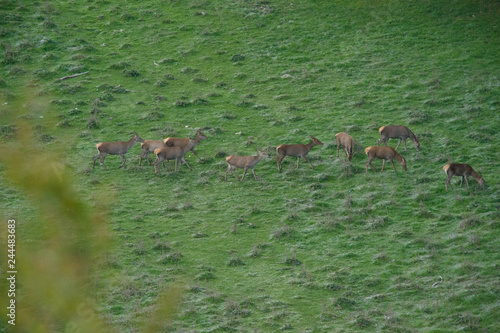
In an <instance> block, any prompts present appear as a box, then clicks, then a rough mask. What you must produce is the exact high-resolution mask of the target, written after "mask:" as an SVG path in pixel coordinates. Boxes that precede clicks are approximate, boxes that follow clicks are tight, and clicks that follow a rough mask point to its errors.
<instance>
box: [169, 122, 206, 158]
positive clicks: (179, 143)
mask: <svg viewBox="0 0 500 333" xmlns="http://www.w3.org/2000/svg"><path fill="white" fill-rule="evenodd" d="M207 139H208V138H207V137H206V136H205V135H204V134H203V133H202V132H201V131H200V130H198V132H196V137H195V138H194V139H193V140H192V141H194V145H193V146H192V147H191V148H190V149H189V150H190V151H191V152H192V153H193V154H194V155H195V156H196V157H198V159H199V160H200V162H201V163H203V161H202V160H201V158H200V156H198V154H196V152H195V151H194V147H195V146H197V145H199V144H200V141H201V140H207ZM190 140H191V139H190V138H171V137H168V138H166V139H165V140H163V142H164V143H165V145H166V146H167V147H184V146H186V145H188V144H189V142H190Z"/></svg>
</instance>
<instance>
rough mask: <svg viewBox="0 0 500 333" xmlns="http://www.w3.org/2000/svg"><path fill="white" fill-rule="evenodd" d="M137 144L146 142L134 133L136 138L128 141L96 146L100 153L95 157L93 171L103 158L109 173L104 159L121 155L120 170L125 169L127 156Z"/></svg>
mask: <svg viewBox="0 0 500 333" xmlns="http://www.w3.org/2000/svg"><path fill="white" fill-rule="evenodd" d="M136 142H144V140H143V139H142V138H141V137H140V136H139V135H137V133H136V132H135V131H134V137H133V138H132V139H130V140H128V141H116V142H100V143H98V144H96V146H95V147H96V148H97V151H98V152H99V153H98V154H97V155H96V156H95V157H94V164H92V169H94V167H95V162H96V161H97V159H98V158H99V156H101V164H102V166H103V167H104V170H106V171H107V170H108V169H107V168H106V165H104V159H105V158H106V156H107V155H108V154H109V155H120V157H121V158H122V164H121V165H120V167H119V168H121V167H125V161H126V159H125V154H126V153H127V151H128V150H129V149H130V148H131V147H132V146H133V145H134V144H135V143H136ZM119 168H118V169H119Z"/></svg>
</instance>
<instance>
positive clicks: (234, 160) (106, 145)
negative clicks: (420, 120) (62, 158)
mask: <svg viewBox="0 0 500 333" xmlns="http://www.w3.org/2000/svg"><path fill="white" fill-rule="evenodd" d="M379 132H380V136H381V138H380V140H379V141H378V144H377V145H376V146H370V147H367V148H365V150H364V151H365V154H366V155H367V156H368V162H367V163H366V168H365V172H366V173H368V166H370V167H371V168H373V169H374V170H375V172H376V171H377V168H376V167H375V166H374V165H373V164H372V161H373V160H374V159H380V160H382V169H381V171H384V166H385V162H386V161H389V162H391V164H392V167H393V168H394V170H395V171H396V167H395V165H394V160H397V161H398V162H399V163H400V164H401V166H402V167H403V169H404V170H405V171H407V168H406V160H405V158H404V157H402V156H401V155H400V154H399V153H398V152H397V149H398V147H399V145H400V144H401V140H403V142H404V145H405V151H407V147H406V139H410V140H411V141H412V142H413V145H414V146H415V149H416V150H417V151H420V142H419V141H418V139H417V137H416V136H415V135H414V134H413V133H412V131H410V129H409V128H408V127H406V126H400V125H398V126H382V127H380V128H379ZM335 138H336V140H337V157H339V150H340V147H342V149H343V151H344V152H345V154H346V158H347V160H348V161H351V160H352V158H353V155H354V140H353V138H352V137H351V136H350V135H349V134H347V133H344V132H340V133H337V134H336V135H335ZM206 139H208V138H207V137H206V136H205V135H204V134H203V133H202V132H201V130H198V132H197V133H196V137H195V138H194V139H190V138H189V137H188V138H172V137H168V138H166V139H165V140H163V141H156V140H143V139H142V138H141V137H140V136H139V135H137V133H136V132H135V131H134V137H133V138H132V139H130V140H128V141H116V142H100V143H98V144H97V145H96V148H97V151H98V154H97V155H96V156H95V157H94V163H93V164H92V169H94V167H95V164H96V162H97V159H98V158H99V157H100V158H101V160H100V163H101V164H102V166H103V167H104V170H108V169H107V168H106V165H104V159H105V158H106V156H107V155H120V157H121V159H122V164H121V165H120V167H119V168H121V167H125V162H126V159H125V154H126V153H127V151H128V150H129V149H130V148H131V147H132V146H133V145H134V144H135V143H136V142H140V143H141V147H142V152H141V154H140V155H139V166H142V159H143V158H146V159H147V160H148V162H149V165H151V161H150V160H149V153H154V154H155V155H156V160H155V162H154V169H155V174H159V175H160V174H161V173H160V168H159V166H160V164H161V163H163V165H165V161H167V162H168V161H171V160H175V169H174V170H175V171H177V164H178V163H179V162H182V163H184V164H186V166H187V167H188V168H189V170H192V169H191V167H190V166H189V164H188V163H187V162H186V160H185V158H184V157H185V155H186V153H187V152H188V151H191V152H192V153H193V154H194V155H195V156H196V157H198V159H199V160H200V162H201V163H203V160H202V159H201V158H200V157H199V156H198V154H196V152H195V151H194V148H195V147H196V146H198V145H199V144H200V141H201V140H206ZM389 139H399V142H398V145H397V146H396V148H392V147H390V146H387V141H388V140H389ZM381 143H384V144H385V146H380V144H381ZM322 145H323V143H322V142H321V141H319V140H318V139H316V138H315V137H313V136H311V142H309V143H308V144H291V145H290V144H282V145H279V146H278V147H276V153H277V155H278V157H277V159H276V163H277V165H278V172H281V170H282V165H281V162H282V161H283V159H284V158H285V157H286V156H292V157H297V169H298V168H299V162H300V159H301V158H303V159H305V160H306V161H307V162H309V164H310V165H311V167H312V168H313V169H314V165H313V164H312V163H311V161H310V160H309V159H308V158H307V154H308V153H309V151H310V150H311V149H312V148H313V147H315V146H322ZM263 158H266V159H268V158H270V157H269V155H268V154H267V153H266V152H264V151H263V150H261V149H260V148H258V154H257V155H256V156H237V155H231V156H228V157H226V162H227V164H228V167H227V169H226V173H225V174H224V180H226V181H227V173H228V172H229V171H231V173H232V174H233V175H234V177H236V179H237V180H238V181H242V180H243V178H245V174H246V172H247V170H248V169H250V170H251V171H252V174H253V176H254V178H255V180H259V179H260V178H259V179H258V178H257V176H256V175H255V171H254V167H255V165H256V164H257V163H259V162H260V161H261V160H262V159H263ZM236 168H240V169H243V176H242V177H241V179H240V178H238V177H237V176H236V174H235V172H234V170H235V169H236ZM443 170H444V172H445V173H446V175H447V178H446V181H445V188H446V191H448V185H450V188H452V186H451V182H450V181H451V177H453V176H459V177H461V181H460V186H462V182H463V180H464V179H465V184H466V185H467V188H469V179H468V178H469V176H472V177H474V179H475V180H476V181H477V182H478V183H479V185H480V186H481V187H484V179H483V177H482V176H480V175H479V174H478V173H477V172H476V171H474V169H473V168H472V167H471V166H470V165H469V164H460V163H450V164H446V165H445V166H444V167H443ZM452 189H453V188H452Z"/></svg>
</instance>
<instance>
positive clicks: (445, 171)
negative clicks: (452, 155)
mask: <svg viewBox="0 0 500 333" xmlns="http://www.w3.org/2000/svg"><path fill="white" fill-rule="evenodd" d="M449 168H450V165H449V164H446V165H445V166H444V167H443V171H444V173H445V174H448V169H449Z"/></svg>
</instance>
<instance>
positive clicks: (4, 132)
mask: <svg viewBox="0 0 500 333" xmlns="http://www.w3.org/2000/svg"><path fill="white" fill-rule="evenodd" d="M16 131H17V127H15V126H14V125H4V126H2V127H0V136H2V137H4V138H6V139H10V138H12V137H13V136H14V134H15V133H16Z"/></svg>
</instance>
